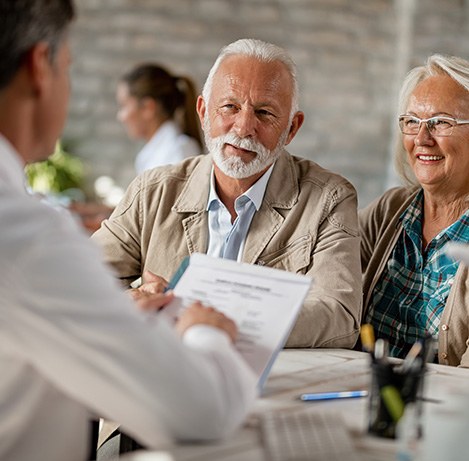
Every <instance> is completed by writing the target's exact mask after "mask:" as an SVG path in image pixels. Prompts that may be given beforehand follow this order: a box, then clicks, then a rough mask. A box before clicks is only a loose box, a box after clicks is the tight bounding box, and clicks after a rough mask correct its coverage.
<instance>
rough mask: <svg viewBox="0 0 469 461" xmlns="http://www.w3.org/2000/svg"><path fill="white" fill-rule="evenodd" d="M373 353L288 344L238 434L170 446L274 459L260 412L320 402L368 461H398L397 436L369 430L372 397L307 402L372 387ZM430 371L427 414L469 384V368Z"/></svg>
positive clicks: (189, 456) (217, 459)
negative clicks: (309, 397) (309, 395)
mask: <svg viewBox="0 0 469 461" xmlns="http://www.w3.org/2000/svg"><path fill="white" fill-rule="evenodd" d="M369 359H370V358H369V356H368V354H365V353H363V352H358V351H351V350H345V349H286V350H283V351H282V352H281V353H280V354H279V356H278V358H277V360H276V362H275V364H274V366H273V368H272V371H271V373H270V376H269V378H268V380H267V383H266V386H265V389H264V392H263V395H262V396H261V397H260V398H259V399H258V400H257V402H256V404H255V407H254V408H253V411H252V413H251V414H250V416H249V417H248V419H247V421H246V423H245V425H244V427H242V428H241V429H239V430H238V431H237V432H236V433H235V434H234V435H233V436H231V437H230V438H228V439H226V440H223V441H221V442H217V443H210V444H206V443H205V444H179V445H177V446H175V447H173V448H172V449H171V450H169V451H170V453H171V455H172V459H174V460H175V461H241V460H242V461H268V460H267V459H266V456H265V452H264V448H263V445H262V438H261V435H260V430H259V415H260V414H262V413H263V412H266V411H270V410H277V409H278V410H281V409H292V408H294V407H301V408H304V407H305V405H310V406H311V405H314V406H315V407H317V408H320V409H321V410H322V411H329V410H331V411H334V412H339V413H340V414H341V416H342V417H343V418H344V421H345V424H346V426H347V428H348V429H349V431H350V432H351V434H352V437H353V441H354V444H355V446H356V448H357V450H358V452H359V453H360V459H361V460H362V461H391V460H393V461H395V459H396V457H395V453H396V444H397V442H396V441H393V440H386V439H380V438H376V437H372V436H369V435H367V434H366V428H367V410H368V408H367V404H368V399H366V398H358V399H341V400H332V401H321V402H309V403H306V402H301V401H299V400H298V398H297V397H298V395H299V394H301V393H304V392H326V391H343V390H356V389H369V387H370V370H369V365H370V360H369ZM428 368H429V369H428V372H427V373H426V376H425V389H424V396H425V397H427V398H429V399H436V400H438V401H440V403H437V402H425V403H424V409H423V412H424V415H425V413H426V408H427V407H428V406H429V405H441V404H442V402H443V401H444V399H445V397H446V396H448V386H449V387H451V388H459V389H462V388H464V386H466V387H467V382H468V379H469V369H463V368H455V367H448V366H444V365H437V364H429V365H428ZM126 459H127V460H128V461H140V460H141V461H151V460H153V459H154V460H155V461H157V460H159V459H164V458H159V457H157V455H156V453H155V455H154V456H152V455H151V454H150V452H145V453H141V454H140V455H139V454H137V453H135V454H133V455H131V456H130V457H128V458H126Z"/></svg>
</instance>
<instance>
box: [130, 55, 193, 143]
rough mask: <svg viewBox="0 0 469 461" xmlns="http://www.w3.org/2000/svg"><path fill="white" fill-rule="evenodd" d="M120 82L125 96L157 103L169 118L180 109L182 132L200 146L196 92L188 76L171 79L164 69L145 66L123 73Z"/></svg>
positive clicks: (153, 65) (156, 66) (147, 64)
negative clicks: (125, 88)
mask: <svg viewBox="0 0 469 461" xmlns="http://www.w3.org/2000/svg"><path fill="white" fill-rule="evenodd" d="M121 82H123V83H125V85H126V86H127V88H128V91H129V95H131V96H133V97H134V98H136V99H138V100H142V99H145V98H151V99H153V100H154V101H156V102H157V103H159V105H160V107H161V109H162V110H163V112H164V113H165V115H166V116H167V117H168V118H170V119H174V118H175V116H176V115H177V111H178V110H180V111H181V112H182V114H183V120H182V122H181V125H182V130H183V132H184V133H185V134H187V135H188V136H191V137H193V138H194V139H196V140H197V142H198V143H199V144H200V145H202V139H201V136H200V130H199V124H198V118H197V112H196V99H197V93H196V90H195V85H194V83H193V81H192V80H191V79H190V78H189V77H185V76H174V75H172V74H171V73H170V72H169V71H168V70H166V69H165V68H164V67H161V66H159V65H157V64H152V63H146V64H141V65H139V66H137V67H135V68H134V69H132V70H131V71H130V72H128V73H126V74H124V75H123V76H122V78H121Z"/></svg>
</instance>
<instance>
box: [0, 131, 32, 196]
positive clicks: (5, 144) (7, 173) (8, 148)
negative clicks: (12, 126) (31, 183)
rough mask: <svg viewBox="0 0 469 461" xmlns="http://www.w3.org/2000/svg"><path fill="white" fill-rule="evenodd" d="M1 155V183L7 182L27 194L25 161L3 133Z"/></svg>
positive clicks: (16, 189) (0, 147)
mask: <svg viewBox="0 0 469 461" xmlns="http://www.w3.org/2000/svg"><path fill="white" fill-rule="evenodd" d="M0 157H1V159H2V167H1V168H0V184H2V183H3V184H6V185H7V186H8V187H9V188H11V189H14V190H15V191H16V192H22V193H24V194H26V193H27V192H26V178H25V174H24V163H23V161H22V160H21V157H20V156H19V154H18V153H17V152H16V150H15V148H14V147H13V146H12V145H11V144H10V142H9V141H8V140H7V139H6V138H5V137H4V136H2V135H1V134H0Z"/></svg>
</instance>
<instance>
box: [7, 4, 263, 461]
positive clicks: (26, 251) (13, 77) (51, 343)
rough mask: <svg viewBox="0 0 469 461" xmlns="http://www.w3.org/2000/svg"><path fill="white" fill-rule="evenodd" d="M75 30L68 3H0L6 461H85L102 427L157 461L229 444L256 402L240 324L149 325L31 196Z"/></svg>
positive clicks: (148, 316) (194, 319)
mask: <svg viewBox="0 0 469 461" xmlns="http://www.w3.org/2000/svg"><path fill="white" fill-rule="evenodd" d="M73 17H74V6H73V3H72V0H15V1H11V0H0V30H1V32H0V33H1V34H2V37H1V40H0V55H1V56H2V61H1V64H0V107H2V111H0V158H1V160H2V163H1V167H0V296H1V300H2V302H1V304H0V330H1V331H0V369H1V378H0V409H1V424H0V460H2V461H7V460H8V461H26V460H35V461H64V460H67V461H83V460H85V459H87V456H88V451H89V448H90V446H89V427H90V426H89V421H90V420H91V419H94V418H96V417H98V416H102V417H105V418H108V419H111V420H115V421H119V422H120V423H121V424H122V427H123V429H124V430H125V431H126V432H127V433H129V434H130V435H132V436H133V437H135V438H136V439H137V440H138V441H139V442H140V443H142V444H143V445H145V446H147V447H149V448H152V449H156V448H159V447H161V446H163V445H165V444H167V443H170V441H171V440H173V439H191V440H194V439H201V440H207V439H215V438H218V437H223V436H225V435H226V434H228V433H230V432H231V431H233V430H234V429H235V428H236V427H238V426H239V425H240V424H241V422H242V421H243V419H244V418H245V416H246V414H247V412H248V411H249V408H250V406H251V404H252V403H253V400H254V398H255V395H256V385H257V382H256V378H255V376H254V374H253V372H252V371H251V370H250V368H249V367H248V366H247V364H246V363H245V362H244V361H243V359H242V358H241V356H240V355H239V354H238V353H237V351H236V350H235V349H234V347H233V344H232V341H233V338H234V337H235V334H236V326H235V325H234V323H233V322H232V321H231V320H229V319H227V318H226V317H225V316H223V315H222V314H221V313H219V312H217V311H215V310H214V309H212V308H205V307H203V306H201V305H193V306H192V307H190V308H189V309H188V310H187V311H186V312H185V314H184V315H182V316H181V317H180V319H179V321H178V323H177V325H176V329H174V328H173V326H172V325H169V324H168V323H166V322H165V320H164V318H162V317H161V316H159V315H158V313H157V312H147V311H146V312H140V311H139V310H138V309H136V308H135V305H133V303H132V301H131V300H130V298H129V296H128V295H127V294H124V293H123V292H122V291H121V289H120V288H119V287H118V286H117V284H116V282H115V281H114V278H113V277H112V276H111V275H110V274H109V273H108V269H107V268H106V267H105V266H104V265H103V264H102V263H100V262H99V259H100V256H99V253H98V251H97V250H96V249H95V248H94V247H93V246H92V244H91V243H90V242H89V240H88V238H87V236H86V235H85V234H84V233H82V231H80V230H79V229H78V227H77V225H76V224H75V223H74V222H73V220H71V219H69V217H68V216H66V215H65V214H63V213H58V212H57V211H56V210H54V209H52V208H50V207H48V206H47V205H44V204H42V203H40V202H39V201H37V200H36V199H35V198H34V197H32V196H30V195H28V193H27V192H26V190H25V184H24V181H25V179H24V174H23V167H24V165H25V164H26V163H29V162H34V161H38V160H43V159H45V158H47V156H48V154H49V153H51V152H52V151H53V147H54V144H55V142H56V139H57V137H58V136H59V134H60V132H61V130H62V128H63V125H64V120H65V117H66V109H67V104H68V99H69V93H70V84H69V76H68V72H69V66H70V52H69V46H68V38H67V34H68V29H69V25H70V22H71V21H72V19H73ZM172 296H173V295H171V294H165V295H161V294H160V295H150V294H148V295H146V296H145V295H142V296H141V298H140V300H139V301H140V305H141V306H142V307H146V308H154V309H157V308H159V307H161V306H162V305H164V304H165V303H167V302H168V301H170V300H171V299H172ZM175 330H176V331H175ZM177 333H179V335H178V334H177ZM181 338H182V339H181Z"/></svg>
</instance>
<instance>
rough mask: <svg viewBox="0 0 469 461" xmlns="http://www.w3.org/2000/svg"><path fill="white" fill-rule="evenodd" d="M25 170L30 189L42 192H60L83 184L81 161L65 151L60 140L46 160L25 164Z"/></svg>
mask: <svg viewBox="0 0 469 461" xmlns="http://www.w3.org/2000/svg"><path fill="white" fill-rule="evenodd" d="M25 171H26V177H27V180H28V183H29V185H30V187H31V189H33V190H34V191H35V192H40V193H42V194H51V193H52V194H60V193H63V192H64V191H66V190H68V189H81V188H82V186H83V180H84V167H83V163H82V161H81V160H80V159H79V158H78V157H75V156H74V155H71V154H69V153H68V152H66V151H65V149H64V148H63V146H62V143H61V142H60V141H58V142H57V144H56V146H55V151H54V153H53V154H52V155H51V156H50V157H49V158H48V159H47V160H45V161H44V162H37V163H32V164H30V165H27V166H26V168H25Z"/></svg>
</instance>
